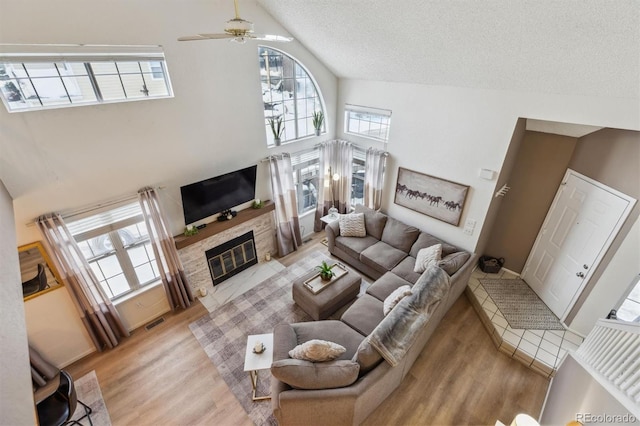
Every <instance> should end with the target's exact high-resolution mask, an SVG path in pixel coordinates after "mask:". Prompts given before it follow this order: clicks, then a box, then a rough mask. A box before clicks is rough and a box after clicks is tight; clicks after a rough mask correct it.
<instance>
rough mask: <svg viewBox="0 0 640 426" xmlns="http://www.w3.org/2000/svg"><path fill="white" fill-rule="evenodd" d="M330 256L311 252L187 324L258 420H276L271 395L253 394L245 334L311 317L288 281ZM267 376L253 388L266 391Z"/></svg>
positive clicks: (262, 373)
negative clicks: (256, 398) (257, 398)
mask: <svg viewBox="0 0 640 426" xmlns="http://www.w3.org/2000/svg"><path fill="white" fill-rule="evenodd" d="M328 259H329V258H328V257H327V256H326V255H324V254H322V253H320V252H312V253H310V254H309V255H308V256H306V257H305V258H304V259H302V260H300V261H299V262H297V263H295V264H293V265H291V266H289V267H287V268H286V269H285V270H283V271H281V272H278V273H277V274H276V275H274V276H272V277H271V278H269V279H267V280H265V281H264V282H262V283H261V284H259V285H257V286H256V287H254V288H253V289H251V290H249V291H247V292H246V293H244V294H242V295H240V296H238V297H237V298H236V299H234V300H232V301H230V302H229V303H227V304H225V305H223V306H221V307H220V308H218V309H217V310H216V311H215V312H213V313H210V314H208V315H205V316H204V317H202V318H200V319H198V320H197V321H195V322H193V323H191V324H189V328H190V329H191V332H192V333H193V335H194V336H195V337H196V339H197V340H198V342H199V343H200V345H201V346H202V348H203V349H204V351H205V352H206V354H207V356H208V357H209V359H210V360H211V362H213V364H214V365H215V366H216V368H217V369H218V372H219V373H220V375H221V376H222V378H223V379H224V381H225V382H226V383H227V385H228V386H229V388H230V389H231V391H232V392H233V394H234V395H235V397H236V398H237V399H238V401H239V402H240V404H241V405H242V407H243V408H244V410H245V411H246V412H247V414H248V415H249V417H250V418H251V420H252V421H253V422H254V424H256V425H276V424H277V423H276V420H275V418H274V417H273V414H272V408H271V401H269V400H264V401H255V402H254V401H252V400H251V382H250V381H249V374H248V373H247V372H245V371H244V355H245V349H246V344H247V336H248V335H251V334H263V333H271V332H273V328H274V326H276V325H277V324H280V323H288V322H302V321H311V317H310V316H309V315H307V314H306V313H305V312H304V311H303V310H302V309H300V308H299V307H298V306H297V305H296V304H295V303H294V302H293V299H292V297H291V285H292V283H293V280H295V279H296V278H299V277H301V276H302V275H304V274H306V273H307V272H309V271H310V270H312V269H313V268H314V267H315V266H317V265H319V264H320V262H321V261H323V260H328ZM363 283H364V284H363V286H362V287H361V289H362V288H365V287H366V285H367V284H368V283H367V282H366V281H364V280H363ZM338 314H339V313H338ZM338 314H336V315H338ZM270 382H271V374H270V373H269V371H268V370H262V371H260V372H259V381H258V392H257V394H258V395H265V394H268V393H269V392H270Z"/></svg>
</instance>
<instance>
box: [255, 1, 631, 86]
mask: <svg viewBox="0 0 640 426" xmlns="http://www.w3.org/2000/svg"><path fill="white" fill-rule="evenodd" d="M257 2H258V3H259V4H260V5H261V6H262V7H263V8H264V9H266V10H267V11H268V12H269V13H270V14H271V15H272V16H273V17H274V18H275V19H276V20H277V21H279V22H280V23H281V24H282V25H283V26H284V27H285V28H286V29H287V30H289V31H290V33H291V35H293V36H294V37H295V38H296V39H298V40H299V41H300V42H301V43H302V44H304V45H305V46H306V47H307V48H308V49H309V50H311V51H312V52H313V53H314V54H315V55H316V56H317V57H318V58H319V59H320V60H321V61H323V62H324V63H325V64H326V65H327V66H328V67H329V68H330V69H331V70H332V71H333V72H334V73H335V74H336V75H337V76H338V77H341V78H353V79H365V80H375V81H394V82H408V83H421V84H429V85H444V86H458V87H473V88H482V89H494V90H510V91H525V92H541V93H555V94H562V95H578V96H606V97H621V98H639V97H640V65H639V63H640V2H639V1H637V0H633V1H624V0H623V1H621V0H616V1H609V0H606V1H601V0H600V1H593V0H581V1H567V0H556V1H542V0H533V1H517V0H498V1H449V0H439V1H423V0H407V1H389V0H257Z"/></svg>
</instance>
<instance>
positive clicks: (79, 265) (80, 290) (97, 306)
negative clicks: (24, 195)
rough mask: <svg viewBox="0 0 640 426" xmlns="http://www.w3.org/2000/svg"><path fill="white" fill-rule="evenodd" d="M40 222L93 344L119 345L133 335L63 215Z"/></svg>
mask: <svg viewBox="0 0 640 426" xmlns="http://www.w3.org/2000/svg"><path fill="white" fill-rule="evenodd" d="M36 223H37V225H38V229H39V230H40V232H41V233H42V235H43V237H44V240H45V242H46V243H47V245H48V246H49V248H50V249H51V258H52V259H53V262H54V263H55V265H56V266H57V267H58V271H59V272H60V275H61V277H62V280H63V281H64V282H65V283H66V285H67V290H68V291H69V294H70V295H71V300H72V301H73V302H74V304H75V305H76V308H77V309H78V313H79V314H80V319H81V320H82V323H83V324H84V326H85V327H86V328H87V330H88V331H89V335H90V336H91V339H92V340H93V344H94V345H95V346H96V348H97V349H98V351H102V350H104V349H105V348H113V347H115V346H116V345H117V344H118V342H119V341H120V340H122V338H124V337H127V336H129V331H127V329H126V327H125V326H124V324H123V323H122V320H121V319H120V314H119V313H118V311H117V310H116V308H115V307H114V306H113V304H112V303H111V300H109V297H108V296H107V295H106V293H105V292H104V290H103V289H102V287H100V284H99V282H98V279H97V278H96V276H95V274H94V273H93V271H92V270H91V267H90V266H89V264H88V263H87V261H86V259H85V258H84V256H83V255H82V252H81V251H80V248H79V247H78V244H77V243H76V240H75V239H74V238H73V235H71V232H69V229H67V226H66V225H65V223H64V220H62V217H61V216H60V215H59V214H57V213H51V214H47V215H43V216H40V217H39V218H38V220H37V221H36Z"/></svg>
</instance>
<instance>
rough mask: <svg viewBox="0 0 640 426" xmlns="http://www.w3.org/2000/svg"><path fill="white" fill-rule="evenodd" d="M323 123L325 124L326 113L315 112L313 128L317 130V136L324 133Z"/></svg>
mask: <svg viewBox="0 0 640 426" xmlns="http://www.w3.org/2000/svg"><path fill="white" fill-rule="evenodd" d="M322 123H324V113H323V112H322V111H315V112H314V113H313V127H314V129H316V136H320V133H321V132H322Z"/></svg>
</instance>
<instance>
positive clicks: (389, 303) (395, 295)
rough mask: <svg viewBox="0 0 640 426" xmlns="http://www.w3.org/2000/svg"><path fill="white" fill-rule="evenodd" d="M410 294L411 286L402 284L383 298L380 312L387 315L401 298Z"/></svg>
mask: <svg viewBox="0 0 640 426" xmlns="http://www.w3.org/2000/svg"><path fill="white" fill-rule="evenodd" d="M410 294H411V287H410V286H408V285H403V286H400V287H398V288H396V289H395V290H393V292H391V294H390V295H388V296H387V298H386V299H384V302H383V304H382V313H383V314H384V315H385V316H387V315H388V314H389V312H391V310H392V309H393V308H394V307H395V306H396V305H397V304H398V302H400V301H401V300H402V299H404V298H405V297H407V296H408V295H410Z"/></svg>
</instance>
